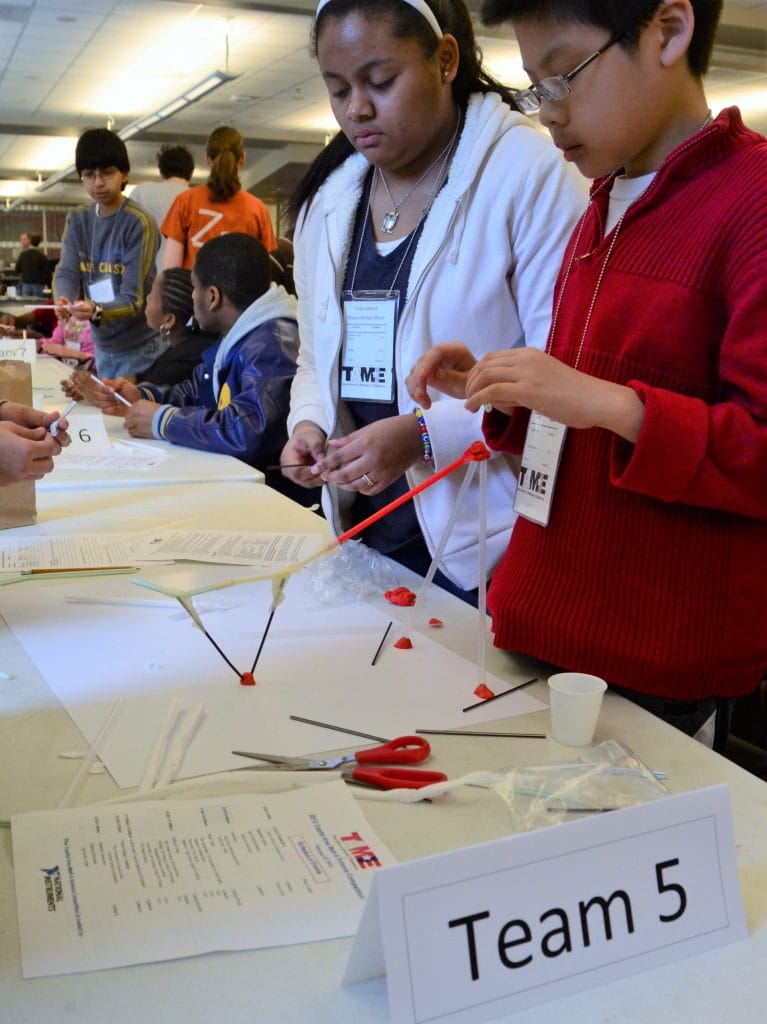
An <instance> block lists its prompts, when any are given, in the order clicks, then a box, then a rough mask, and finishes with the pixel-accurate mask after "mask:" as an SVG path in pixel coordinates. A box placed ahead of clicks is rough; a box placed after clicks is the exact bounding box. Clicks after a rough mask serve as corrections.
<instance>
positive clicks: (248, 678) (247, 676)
mask: <svg viewBox="0 0 767 1024" xmlns="http://www.w3.org/2000/svg"><path fill="white" fill-rule="evenodd" d="M255 685H256V680H255V679H254V678H253V673H252V672H243V673H242V675H241V676H240V686H255Z"/></svg>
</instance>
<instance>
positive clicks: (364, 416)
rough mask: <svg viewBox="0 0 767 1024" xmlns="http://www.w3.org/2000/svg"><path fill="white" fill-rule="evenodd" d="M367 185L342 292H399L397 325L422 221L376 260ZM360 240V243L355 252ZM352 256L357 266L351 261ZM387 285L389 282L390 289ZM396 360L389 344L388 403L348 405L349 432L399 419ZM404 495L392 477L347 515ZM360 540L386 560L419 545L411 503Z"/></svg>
mask: <svg viewBox="0 0 767 1024" xmlns="http://www.w3.org/2000/svg"><path fill="white" fill-rule="evenodd" d="M372 183H373V172H372V171H371V173H370V175H369V176H368V181H367V183H366V186H365V189H364V190H363V193H362V197H361V199H360V203H359V207H358V208H357V216H356V219H355V224H354V236H353V238H352V244H351V246H350V248H349V260H348V263H347V266H346V276H345V278H344V291H351V288H352V281H353V282H354V290H355V291H381V292H388V291H390V290H391V289H392V288H393V289H394V290H396V291H399V306H398V312H397V322H399V315H400V313H401V312H402V309H403V307H404V305H405V302H406V301H407V293H408V287H409V284H410V270H411V268H412V265H413V256H414V254H415V250H416V246H417V244H418V239H419V237H420V235H421V231H422V230H423V220H422V221H421V223H420V224H419V225H418V227H417V228H416V229H415V232H414V233H413V234H411V235H408V236H407V237H406V238H403V239H402V240H401V242H400V244H399V245H397V246H395V248H394V249H393V250H392V251H391V252H389V253H387V254H386V255H385V256H381V255H379V254H378V252H377V251H376V242H375V238H374V236H373V225H372V224H371V221H370V217H369V216H366V214H367V210H368V204H369V202H370V190H371V187H372ZM363 232H364V233H363ZM360 238H362V246H361V247H360ZM408 243H411V244H410V248H409V250H408V251H407V255H406V256H405V251H406V250H407V249H408ZM358 252H359V261H358V260H357V253H358ZM403 256H405V259H404V262H403V261H402V258H403ZM401 262H402V267H401V268H400V270H399V273H397V268H398V267H399V265H400V263H401ZM355 264H356V273H355ZM395 275H396V280H395ZM392 282H394V283H393V284H392ZM396 361H397V349H396V345H395V349H394V366H395V372H394V398H393V400H392V401H391V402H364V401H349V402H347V403H346V405H347V408H348V410H349V412H350V413H351V417H352V420H353V422H354V426H355V428H359V427H365V426H367V425H368V424H370V423H376V422H377V421H378V420H383V419H388V418H389V417H391V416H398V415H399V411H398V408H397V373H396ZM339 375H340V367H339ZM407 490H408V482H407V478H406V477H405V475H404V473H403V474H402V476H400V477H398V478H397V479H396V480H395V481H394V483H392V484H390V485H389V486H388V487H386V488H385V489H384V490H383V491H381V493H380V494H376V495H366V494H358V495H357V497H356V499H355V501H354V504H353V506H352V510H351V513H352V518H353V521H354V522H355V523H359V522H362V520H363V519H367V517H368V516H370V515H372V514H373V513H374V512H376V511H377V510H378V509H380V508H383V507H384V506H385V505H388V504H389V502H392V501H394V499H395V498H398V497H400V495H402V494H404V493H405V491H407ZM361 539H362V540H363V541H364V542H365V543H366V544H368V545H369V546H370V547H372V548H375V550H376V551H381V552H382V553H383V554H386V555H394V556H395V557H396V552H397V548H399V547H401V546H402V545H404V544H407V543H410V542H411V541H413V540H418V539H420V540H421V542H422V541H423V538H422V536H421V528H420V527H419V525H418V519H417V517H416V514H415V508H414V507H413V503H412V501H409V502H405V504H404V505H401V506H400V507H399V508H398V509H395V510H394V511H393V512H390V513H389V514H388V515H387V516H384V518H383V519H380V520H379V521H378V522H377V523H374V524H373V525H372V526H370V527H368V529H367V530H366V531H365V532H364V533H363V534H362V535H361Z"/></svg>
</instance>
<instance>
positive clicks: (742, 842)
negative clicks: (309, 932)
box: [0, 482, 767, 1024]
mask: <svg viewBox="0 0 767 1024" xmlns="http://www.w3.org/2000/svg"><path fill="white" fill-rule="evenodd" d="M114 493H115V492H110V491H108V490H100V491H99V490H91V491H84V492H74V491H72V492H70V491H51V492H44V493H43V494H41V495H40V496H39V501H38V504H39V511H40V523H39V524H38V525H37V526H36V527H26V528H23V530H17V531H14V533H16V534H19V533H22V532H31V533H34V532H62V531H63V530H65V529H66V530H69V531H71V532H80V531H82V530H84V529H90V530H95V529H98V528H99V523H101V524H102V525H101V529H102V530H103V529H108V530H110V531H111V530H112V529H114V522H113V518H111V517H114V516H121V517H122V518H121V519H120V520H119V521H120V523H121V524H122V525H121V527H120V528H131V524H132V523H133V522H134V519H135V517H139V516H140V517H144V518H145V519H149V518H152V517H153V518H154V519H155V520H156V521H157V522H163V521H166V520H167V519H168V518H172V517H173V516H176V517H177V516H178V515H179V508H180V507H181V508H182V509H183V514H184V515H185V516H187V517H189V518H190V519H192V520H194V522H193V523H192V524H191V525H192V526H193V525H200V526H202V525H207V526H209V527H215V528H216V529H269V528H271V529H280V530H296V531H319V532H324V530H325V529H326V526H325V524H324V522H323V521H322V520H321V519H319V518H318V517H317V516H315V515H313V514H311V513H309V512H307V511H306V510H305V509H301V508H300V507H299V506H297V505H294V504H293V503H292V502H289V501H288V500H287V499H285V498H284V497H282V496H281V495H278V494H276V493H274V492H272V491H271V490H270V489H269V488H266V487H263V486H257V487H252V486H251V485H250V484H246V483H243V482H239V483H219V484H216V485H214V486H210V485H202V486H187V485H184V484H179V485H173V486H171V485H168V486H160V487H153V488H141V489H138V488H136V489H132V490H126V491H125V492H121V498H122V497H123V496H124V497H125V501H124V502H122V501H121V504H120V509H119V510H116V509H115V508H114V507H113V506H114ZM106 520H109V523H108V525H106V526H105V525H104V524H105V521H106ZM399 575H400V577H401V582H403V583H410V584H411V585H412V584H413V583H414V578H413V577H412V576H411V575H410V574H409V573H407V572H406V571H404V570H403V571H401V572H400V573H399ZM33 585H35V586H38V585H42V586H45V585H46V584H45V583H44V582H42V581H40V582H37V581H36V582H35V583H34V584H33ZM423 601H424V603H425V607H424V608H423V611H424V615H423V621H426V619H427V618H428V617H429V616H430V615H437V616H439V617H441V618H444V619H449V621H450V622H451V629H450V630H449V631H448V630H442V631H440V635H439V637H438V639H439V640H440V642H443V643H445V644H446V646H448V647H450V648H452V649H453V650H455V651H456V652H457V653H459V654H462V655H463V656H465V657H468V658H470V659H474V658H475V656H476V630H477V622H476V612H475V611H474V610H473V609H471V608H470V607H469V606H467V605H465V604H462V603H461V602H460V601H458V600H456V599H455V598H453V597H451V596H450V595H448V594H446V593H444V592H443V591H440V590H439V589H438V588H431V589H430V591H429V593H428V594H427V595H425V597H424V598H423ZM373 603H374V604H380V605H382V606H384V605H385V602H384V601H383V599H382V598H380V599H379V598H376V599H374V601H373ZM385 607H386V610H387V613H388V614H389V615H390V616H391V617H393V618H396V617H397V616H398V615H399V614H402V613H400V612H399V611H398V609H396V608H394V607H393V606H390V605H385ZM342 616H343V610H342V609H339V618H342ZM430 639H435V633H434V632H433V631H432V632H430ZM0 667H1V668H2V670H3V672H4V673H6V674H8V675H9V676H10V677H11V678H10V679H8V680H4V681H3V682H2V683H0V778H1V779H2V780H3V785H2V789H1V790H0V794H1V795H0V814H1V815H5V816H7V815H10V814H13V813H17V812H20V811H23V810H33V809H42V808H46V807H53V806H56V805H57V803H58V801H59V799H60V798H61V795H62V794H63V792H64V791H65V790H66V788H67V786H68V785H69V782H70V781H71V778H72V777H73V776H74V774H75V773H76V771H77V767H78V762H72V761H67V760H64V759H62V758H61V757H60V756H59V754H60V752H62V751H65V750H70V749H72V748H75V749H77V748H78V747H79V748H82V746H83V739H82V737H81V736H80V734H79V732H78V730H77V729H76V727H75V726H74V724H73V722H72V720H71V719H70V718H69V716H68V715H67V713H66V712H65V711H64V709H63V708H62V707H61V705H60V704H59V703H58V701H57V700H56V698H55V697H54V696H53V695H52V693H51V691H50V689H49V688H48V686H47V684H46V683H45V681H44V680H43V679H42V678H41V677H40V675H39V673H38V672H37V670H36V669H35V667H34V665H33V664H32V662H31V661H30V659H29V658H28V656H27V654H26V653H25V651H24V650H23V649H22V648H21V646H20V645H19V643H18V641H17V640H16V638H15V637H14V635H13V634H12V633H11V632H10V630H8V628H7V627H6V626H5V625H4V624H3V623H2V620H0ZM487 668H488V670H489V671H490V672H491V673H493V674H495V675H497V676H499V677H501V678H503V679H506V680H510V681H512V680H513V681H516V680H518V679H519V678H520V673H524V674H526V676H529V675H536V674H541V675H545V667H544V666H540V665H536V664H535V663H531V662H526V661H525V660H524V659H520V658H515V657H512V656H510V655H508V654H506V653H504V652H501V651H497V650H495V649H490V650H489V651H488V652H487ZM528 692H530V693H532V694H533V695H534V696H538V697H540V698H541V699H542V700H544V701H546V700H547V694H546V687H545V684H544V683H543V682H540V683H537V684H536V685H535V686H534V687H532V688H530V690H529V691H528ZM331 720H332V719H331ZM415 724H416V723H414V725H415ZM496 727H497V728H498V729H503V728H508V729H510V730H517V729H520V728H521V729H524V730H528V729H529V730H530V731H542V732H546V731H548V727H549V713H548V711H540V712H537V713H535V714H533V715H529V716H525V717H524V718H523V719H520V718H513V719H509V720H508V721H506V722H499V723H497V724H496V723H494V724H493V726H492V727H487V728H492V729H496ZM608 738H614V739H617V740H621V741H623V742H624V743H625V744H626V745H628V746H629V747H631V748H632V750H634V752H635V753H636V754H637V756H638V757H640V758H641V759H642V760H643V761H644V762H645V763H646V764H647V765H649V766H650V767H651V768H654V769H663V770H664V771H666V772H667V773H668V778H667V785H668V787H669V789H670V790H671V791H672V792H674V793H683V792H687V791H690V790H694V789H698V788H701V787H704V786H708V785H713V784H716V783H722V782H724V783H727V784H728V786H729V790H730V797H731V802H732V809H733V819H734V830H735V843H736V855H737V862H738V870H739V876H740V882H741V889H742V893H743V899H744V903H745V907H746V915H747V920H748V927H749V933H750V935H749V938H748V939H747V940H745V941H744V942H740V943H736V944H733V945H730V946H726V947H723V948H720V949H716V950H713V951H711V952H709V953H704V954H700V955H698V956H695V957H691V958H688V959H686V960H682V961H680V962H677V963H673V964H670V965H669V966H668V967H667V968H658V969H655V970H654V971H652V972H649V973H645V974H640V975H637V976H635V977H632V978H627V979H624V980H621V981H616V982H613V983H611V984H609V985H605V986H602V987H601V988H598V989H593V990H591V991H589V992H584V993H581V994H579V995H574V996H571V997H568V998H566V999H561V1000H557V1001H555V1002H551V1003H547V1004H544V1005H542V1006H540V1007H538V1008H535V1009H533V1010H529V1011H524V1012H522V1013H519V1014H516V1015H514V1016H513V1018H511V1017H504V1018H501V1019H502V1020H504V1021H512V1020H513V1021H514V1022H515V1024H533V1022H535V1024H554V1022H556V1024H561V1021H562V1020H567V1021H571V1022H572V1021H575V1022H583V1024H586V1022H596V1021H600V1022H607V1021H621V1022H628V1024H657V1022H658V1020H659V1019H664V1020H670V1021H673V1022H675V1024H678V1022H693V1021H694V1022H695V1024H701V1022H703V1024H707V1022H714V1021H717V1022H718V1021H721V1020H737V1021H738V1024H743V1022H748V1024H750V1022H754V1024H756V1022H757V1021H759V1022H760V1024H761V1022H762V1021H763V1020H764V1017H765V1006H766V1005H767V999H766V998H765V997H767V983H766V982H765V980H764V972H763V963H764V961H765V958H767V842H766V840H767V787H765V784H764V782H762V781H761V780H759V779H757V778H756V777H754V776H751V775H749V774H747V773H746V772H744V771H743V770H742V769H740V768H739V767H737V766H736V765H734V764H732V763H730V762H728V761H726V760H724V759H723V758H721V757H719V756H718V755H716V754H714V753H712V752H711V751H710V750H707V749H706V748H705V747H703V746H701V745H700V744H698V743H696V742H694V741H693V740H691V739H688V738H687V737H685V736H684V735H682V734H681V733H679V732H677V731H676V730H674V729H672V728H671V727H670V726H667V725H665V724H664V723H663V722H660V721H659V720H657V719H655V718H653V717H652V716H650V715H648V714H646V713H645V712H644V711H642V710H641V709H639V708H637V707H635V706H634V705H631V704H629V703H627V702H625V701H624V700H622V699H621V698H619V697H617V696H615V695H614V694H610V693H608V695H607V696H606V698H605V702H604V705H603V711H602V714H601V716H600V721H599V726H598V733H597V736H596V737H595V742H599V741H601V740H605V739H608ZM430 739H431V740H432V751H433V756H432V759H431V761H430V763H429V767H430V768H432V767H433V768H435V769H437V770H443V771H445V772H446V773H447V774H448V775H449V776H450V777H457V776H459V775H462V774H464V773H467V772H469V771H476V770H481V769H491V770H494V769H502V768H507V767H509V766H510V765H524V764H533V763H535V764H539V763H541V762H543V761H561V760H565V759H567V760H569V759H571V758H572V756H573V751H572V750H571V749H568V748H564V747H561V746H559V745H558V744H556V743H554V742H553V741H551V740H548V739H547V740H543V741H535V742H533V741H526V740H509V739H501V738H489V737H488V738H471V739H468V738H459V737H450V736H434V737H431V738H430ZM577 753H578V754H581V753H583V751H578V752H577ZM117 792H118V790H117V787H116V786H115V784H114V782H113V781H112V779H111V777H110V776H109V775H108V774H103V775H94V776H89V777H88V780H87V783H86V787H85V789H84V791H83V793H82V794H81V796H80V799H79V803H81V804H85V803H88V802H94V801H98V800H104V799H109V798H111V797H113V796H114V795H116V794H117ZM354 792H355V796H357V797H358V798H359V799H360V802H361V806H362V809H363V811H364V813H365V814H366V816H367V818H368V820H369V821H370V823H371V825H372V827H373V828H374V829H375V830H376V831H377V832H378V834H379V835H380V836H381V838H382V839H383V841H384V842H385V843H386V844H387V845H388V846H389V848H390V849H391V850H392V852H393V853H394V855H395V856H396V857H397V858H398V859H399V860H400V861H404V860H408V859H412V858H416V857H421V856H426V855H429V854H434V853H439V852H442V851H448V850H452V849H456V848H459V847H464V846H470V845H472V844H475V843H480V842H484V841H488V840H492V839H495V838H498V837H501V836H504V835H508V834H509V832H510V831H511V824H510V818H509V815H508V811H507V808H506V806H505V805H504V804H503V803H502V801H501V800H500V799H499V798H498V797H497V796H496V795H495V794H493V793H492V792H489V791H486V790H480V789H474V788H471V789H469V788H465V789H462V790H457V791H455V792H453V793H451V794H449V796H447V797H444V798H441V799H440V800H438V801H435V802H434V803H432V804H428V805H427V804H411V805H399V804H391V803H383V802H376V801H374V800H372V799H366V797H365V791H364V790H355V791H354ZM563 827H567V826H563ZM350 945H351V940H349V939H345V940H334V941H328V942H319V943H313V944H306V945H298V946H289V947H283V948H273V949H265V950H255V951H250V952H238V953H218V954H211V955H207V956H201V957H196V958H192V959H185V960H177V961H171V962H166V963H161V964H160V963H158V964H147V965H141V966H135V967H125V968H120V969H115V970H106V971H98V972H90V973H84V974H79V975H70V976H65V977H56V978H41V979H34V980H23V979H22V978H21V960H20V950H19V940H18V931H17V923H16V907H15V891H14V880H13V866H12V856H11V842H10V833H9V830H7V829H2V830H0V993H1V996H0V1000H1V1001H0V1020H1V1021H3V1024H42V1022H45V1021H52V1020H57V1021H73V1022H74V1021H77V1022H78V1024H91V1022H94V1024H95V1022H96V1021H98V1022H100V1024H101V1022H104V1021H107V1022H109V1024H135V1022H137V1021H140V1020H144V1019H146V1020H149V1021H157V1022H166V1021H167V1022H176V1021H181V1020H184V1021H186V1022H192V1024H196V1022H203V1021H209V1020H226V1021H227V1024H245V1022H248V1024H252V1022H254V1021H269V1022H271V1021H275V1022H277V1021H280V1022H289V1024H292V1022H295V1024H304V1022H307V1024H314V1022H317V1024H340V1022H343V1024H346V1022H352V1021H354V1022H355V1024H382V1022H386V1021H388V1020H389V1019H390V1017H389V1011H388V1002H387V996H386V986H385V981H384V979H382V978H379V979H376V980H373V981H369V982H365V983H363V984H361V985H357V986H353V987H350V988H343V987H341V985H340V979H341V976H342V973H343V969H344V966H345V963H346V959H347V956H348V952H349V949H350ZM627 1008H630V1009H627Z"/></svg>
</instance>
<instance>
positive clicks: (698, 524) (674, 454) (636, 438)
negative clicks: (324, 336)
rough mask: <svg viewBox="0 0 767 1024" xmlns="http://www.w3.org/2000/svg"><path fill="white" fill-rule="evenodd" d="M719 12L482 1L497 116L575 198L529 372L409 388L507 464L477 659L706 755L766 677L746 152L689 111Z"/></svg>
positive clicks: (460, 358)
mask: <svg viewBox="0 0 767 1024" xmlns="http://www.w3.org/2000/svg"><path fill="white" fill-rule="evenodd" d="M721 6H722V5H721V2H719V0H661V2H659V0H627V2H621V3H600V4H597V3H592V2H589V0H535V2H528V0H486V2H485V3H484V5H483V9H482V14H483V18H484V20H485V21H486V22H487V23H489V24H498V23H499V22H501V21H505V20H511V21H512V23H513V25H514V30H515V32H516V36H517V39H518V41H519V45H520V49H521V53H522V58H523V62H524V65H525V69H526V71H527V73H528V74H529V76H530V79H531V81H532V82H533V85H532V86H531V87H530V88H529V89H527V90H521V91H520V92H519V93H518V99H519V102H520V104H521V105H524V107H525V109H527V110H530V111H533V110H538V111H539V115H540V120H541V123H542V124H543V125H544V126H545V127H547V128H548V129H549V131H550V132H551V135H552V138H553V140H554V142H555V144H556V145H557V146H558V148H559V149H561V150H562V152H563V155H564V158H565V160H568V161H570V162H572V163H574V164H575V165H576V166H577V167H578V168H579V169H580V170H581V172H582V173H583V174H585V175H587V176H588V177H591V178H594V179H595V181H594V183H593V185H592V189H591V200H590V203H589V206H588V208H587V210H586V212H585V213H584V215H583V217H582V218H581V220H580V221H579V223H578V224H577V225H576V228H575V230H574V232H573V235H572V237H571V240H570V242H569V245H568V248H567V251H566V253H565V257H564V261H563V264H562V268H561V270H560V274H559V278H558V281H557V286H556V289H555V294H554V303H553V319H552V325H551V329H550V333H549V339H548V344H547V348H546V351H545V352H541V351H537V350H533V349H520V350H508V351H502V352H495V353H491V354H490V355H487V356H485V357H483V358H482V359H481V360H479V361H476V360H475V359H474V358H473V356H472V355H471V354H470V352H469V350H468V349H466V348H465V347H464V346H463V345H461V344H457V343H456V344H449V345H445V346H439V347H437V349H435V350H432V352H431V353H429V354H427V355H426V356H425V357H423V358H422V359H421V360H420V362H419V363H418V364H417V365H416V367H415V368H414V370H413V372H412V373H411V377H410V379H409V387H410V392H411V395H412V396H413V398H414V399H415V400H416V401H418V402H423V401H424V400H426V401H428V397H427V396H426V386H427V385H431V386H434V387H436V388H438V389H440V390H447V391H448V393H451V394H455V395H464V396H466V398H467V403H466V404H467V407H468V408H469V409H471V410H476V409H480V408H482V406H483V405H484V406H485V407H486V408H488V409H490V410H491V411H489V412H488V413H487V415H486V417H485V422H484V429H485V433H486V437H487V439H488V443H489V444H490V445H491V447H493V448H495V449H496V450H499V451H503V452H512V453H522V469H521V473H520V486H519V492H520V493H521V494H522V498H521V499H520V503H519V505H518V507H519V508H520V511H521V513H522V515H523V516H524V517H525V518H520V519H519V520H518V522H517V525H516V527H515V529H514V532H513V534H512V538H511V542H510V544H509V549H508V551H507V554H506V556H505V557H504V560H503V561H502V562H501V564H500V565H499V567H498V568H497V569H496V572H495V575H494V577H493V582H492V585H491V588H490V593H489V596H488V605H489V607H490V609H491V611H492V613H493V628H494V631H495V642H496V644H497V645H498V646H499V647H503V648H507V649H511V650H514V651H520V652H525V653H527V654H531V655H534V656H537V657H539V658H542V659H544V660H546V661H548V662H551V663H553V664H555V665H557V666H562V667H565V668H567V669H574V670H583V671H587V672H592V673H596V674H599V675H601V676H603V677H604V678H605V679H606V680H608V682H609V683H610V684H611V685H613V686H614V688H615V689H617V690H618V691H619V692H621V693H623V695H624V696H627V697H629V698H630V699H631V700H634V701H635V702H636V703H639V704H641V705H642V706H644V707H646V708H647V709H648V710H650V711H652V712H654V713H656V714H658V715H660V716H661V717H663V718H664V719H666V720H667V721H669V722H671V723H672V724H674V725H676V726H678V727H679V728H681V729H683V730H684V731H685V732H687V733H689V734H690V735H694V734H696V733H697V732H698V731H699V730H700V729H701V727H702V726H704V724H705V726H706V727H707V729H708V733H709V735H708V736H707V737H706V738H707V739H710V738H711V733H712V732H713V729H714V726H715V725H717V726H718V733H714V736H713V738H714V740H715V741H716V745H718V746H719V747H721V746H722V745H723V741H724V739H725V738H726V731H727V730H726V724H727V723H726V720H727V710H728V707H729V704H730V703H731V699H732V698H734V697H736V696H739V695H744V694H747V693H750V692H751V691H753V690H754V688H755V687H756V686H757V684H758V682H759V680H760V678H761V677H762V674H763V671H764V668H765V666H766V665H767V597H765V589H764V566H765V564H767V487H766V486H765V466H767V345H766V344H765V334H766V332H767V327H765V325H766V324H767V288H765V284H764V282H765V280H767V140H765V138H764V137H763V136H761V135H759V134H757V133H756V132H753V131H750V130H749V129H748V128H746V127H745V126H744V125H743V122H742V121H741V118H740V113H739V111H738V110H737V108H734V107H733V108H729V109H727V110H724V111H722V113H721V114H719V116H718V117H716V118H714V117H713V116H712V114H711V112H710V111H709V109H708V104H707V102H706V98H705V93H704V90H703V82H702V77H703V75H704V74H705V72H706V70H707V66H708V62H709V58H710V54H711V50H712V46H713V40H714V34H715V31H716V27H717V23H718V19H719V16H720V13H721ZM536 442H537V444H538V456H537V457H536V454H535V452H534V451H533V445H534V444H535V443H536ZM542 448H546V449H547V451H546V453H545V458H542V457H541V454H540V452H541V449H542ZM715 715H718V721H716V720H715Z"/></svg>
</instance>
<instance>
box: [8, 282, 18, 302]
mask: <svg viewBox="0 0 767 1024" xmlns="http://www.w3.org/2000/svg"><path fill="white" fill-rule="evenodd" d="M6 291H7V292H8V298H9V299H15V298H16V285H15V284H9V285H8V288H7V289H6Z"/></svg>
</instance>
